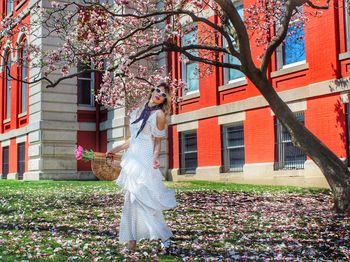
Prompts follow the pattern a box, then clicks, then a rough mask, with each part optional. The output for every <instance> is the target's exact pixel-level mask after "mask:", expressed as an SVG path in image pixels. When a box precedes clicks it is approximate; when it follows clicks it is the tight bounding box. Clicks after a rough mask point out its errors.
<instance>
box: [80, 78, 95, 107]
mask: <svg viewBox="0 0 350 262" xmlns="http://www.w3.org/2000/svg"><path fill="white" fill-rule="evenodd" d="M91 94H92V93H91V81H90V80H81V79H78V103H79V104H84V105H90V104H91Z"/></svg>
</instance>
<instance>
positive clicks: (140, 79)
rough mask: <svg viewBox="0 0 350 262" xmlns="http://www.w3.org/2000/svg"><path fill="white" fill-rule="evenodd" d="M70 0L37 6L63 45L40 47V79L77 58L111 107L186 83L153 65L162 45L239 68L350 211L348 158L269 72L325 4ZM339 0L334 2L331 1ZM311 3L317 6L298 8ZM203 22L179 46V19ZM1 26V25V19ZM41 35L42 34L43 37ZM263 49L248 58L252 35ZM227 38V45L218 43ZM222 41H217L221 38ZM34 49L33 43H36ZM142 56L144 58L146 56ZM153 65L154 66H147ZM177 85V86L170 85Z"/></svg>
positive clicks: (339, 205)
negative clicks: (308, 122)
mask: <svg viewBox="0 0 350 262" xmlns="http://www.w3.org/2000/svg"><path fill="white" fill-rule="evenodd" d="M82 2H83V3H81V1H71V3H69V4H65V3H58V2H52V7H53V9H52V10H49V11H47V10H46V12H43V13H41V14H42V16H41V17H42V19H41V20H40V23H41V24H43V25H45V27H47V34H48V35H50V34H53V33H54V34H55V35H58V36H59V37H60V38H61V40H62V42H63V44H62V47H61V48H59V49H58V50H53V51H51V52H47V53H42V52H41V50H39V49H38V48H32V50H31V51H32V52H37V53H38V55H39V54H40V55H41V57H42V59H41V61H40V63H39V64H40V65H39V64H38V66H40V68H41V69H42V73H43V75H41V76H40V77H39V78H38V79H37V81H39V80H42V79H44V80H46V81H48V87H55V86H56V85H57V84H58V83H60V82H61V81H62V80H64V79H66V78H71V77H75V76H77V75H79V74H81V73H83V72H86V71H87V70H83V71H80V72H76V73H71V72H70V69H71V68H72V67H74V66H75V65H76V64H77V62H78V61H85V63H88V64H90V63H92V64H93V65H94V67H93V68H91V69H90V71H95V72H100V73H102V74H103V83H102V85H101V88H100V92H99V94H98V95H97V99H98V100H99V101H100V102H101V103H103V104H105V105H109V106H114V105H116V104H118V103H121V101H123V103H125V100H126V102H127V105H132V104H133V103H134V102H135V99H136V100H137V98H138V97H140V96H143V95H144V93H145V92H144V90H146V89H147V87H148V86H149V85H150V84H155V83H158V82H160V81H164V80H166V81H170V82H171V84H172V86H174V90H176V89H177V88H179V87H180V88H182V87H183V85H184V84H183V83H182V82H181V81H178V80H175V79H169V77H168V76H164V72H162V69H161V68H158V69H157V71H156V74H155V73H154V72H155V71H154V70H153V67H152V66H151V67H150V65H154V58H155V57H156V56H157V55H159V54H161V53H162V52H179V53H181V54H182V56H181V59H190V60H193V61H197V62H199V63H201V67H200V68H201V69H200V72H199V73H200V74H208V73H210V71H211V70H210V69H211V68H212V67H221V68H232V69H236V70H239V71H241V72H242V73H244V74H245V75H246V76H247V77H248V78H249V79H250V80H251V81H252V83H254V85H255V86H256V88H257V89H258V90H259V91H260V93H261V94H262V96H263V97H264V98H265V99H266V100H267V102H268V104H269V105H270V107H271V109H272V111H273V112H274V113H275V115H276V117H277V118H278V119H279V120H280V122H281V123H282V124H283V126H284V127H285V128H286V130H287V131H288V132H289V133H290V135H291V138H292V142H293V144H294V145H295V146H296V147H298V148H299V149H301V150H302V151H303V152H304V153H306V154H307V155H308V156H310V158H311V159H312V160H313V161H314V162H315V163H316V164H317V165H318V166H319V168H320V169H321V171H322V172H323V174H324V176H325V177H326V179H327V181H328V183H329V185H330V187H331V190H332V192H333V195H334V201H335V208H336V211H338V212H345V213H350V173H349V171H348V169H347V167H346V166H345V164H344V163H343V162H342V161H341V160H340V159H339V158H338V157H337V156H336V155H335V154H334V153H333V152H332V151H331V150H330V149H328V148H327V147H326V146H325V145H324V144H323V143H322V142H321V141H320V140H319V139H318V138H317V137H316V136H315V135H313V134H312V133H311V132H310V131H309V130H308V129H307V128H306V127H305V126H304V125H302V124H301V123H300V122H298V120H297V119H296V117H295V116H294V114H293V113H292V111H291V110H290V109H289V107H288V106H287V105H286V103H285V102H283V101H282V99H281V98H280V97H279V95H278V94H277V92H276V91H275V89H274V87H273V86H272V84H271V82H270V81H269V79H268V77H267V69H268V66H269V63H270V61H271V57H272V55H273V53H274V52H275V51H276V49H277V48H278V46H280V45H281V44H282V42H283V41H284V40H285V38H286V36H287V34H293V30H290V29H291V28H292V27H293V26H294V27H295V26H298V24H297V23H293V26H291V21H296V20H297V21H299V22H304V21H305V17H307V16H312V15H319V14H320V12H319V10H322V9H328V8H329V7H330V0H327V1H326V2H325V3H324V4H323V5H320V3H319V2H318V1H315V2H313V1H312V0H281V1H280V0H270V1H266V0H257V1H256V2H255V3H254V4H252V5H250V6H248V7H247V8H245V9H246V11H245V12H246V17H245V19H244V21H242V19H241V17H240V15H239V13H238V11H237V9H236V7H235V5H234V4H233V2H232V1H231V0H178V1H176V0H165V1H155V0H134V1H129V0H114V1H82ZM334 4H335V5H336V4H337V3H336V2H334ZM303 6H308V7H309V9H313V10H314V12H310V13H308V14H306V13H302V12H301V11H300V10H301V7H303ZM208 11H210V12H213V14H216V15H217V16H218V17H219V23H215V22H213V21H212V20H210V19H208V18H207V17H205V15H204V14H205V13H206V12H208ZM184 20H185V21H186V20H190V22H191V23H199V24H201V25H202V26H201V28H202V29H201V30H203V32H202V33H201V34H200V35H201V37H200V38H199V39H198V41H197V42H192V43H191V42H189V43H187V44H186V45H182V46H181V45H180V44H179V41H177V40H178V39H179V37H181V35H183V34H184V32H185V31H186V30H188V25H184V24H183V21H184ZM4 27H5V28H6V26H4ZM45 37H46V36H45ZM251 38H252V39H255V44H256V45H257V46H258V47H259V48H260V49H261V55H260V57H259V59H253V57H252V50H251V45H252V44H254V42H253V41H250V39H251ZM218 39H225V41H226V42H227V47H222V46H220V45H217V43H218ZM219 42H220V41H219ZM33 49H34V50H33ZM223 54H227V55H231V56H233V57H235V58H236V59H238V61H239V62H238V63H236V64H232V63H228V62H224V61H222V59H221V57H222V55H223ZM145 61H146V62H145ZM150 68H152V69H151V70H150ZM57 70H61V72H62V77H61V78H59V79H57V80H55V81H53V80H50V78H49V75H50V73H52V72H54V71H57ZM175 92H176V91H175Z"/></svg>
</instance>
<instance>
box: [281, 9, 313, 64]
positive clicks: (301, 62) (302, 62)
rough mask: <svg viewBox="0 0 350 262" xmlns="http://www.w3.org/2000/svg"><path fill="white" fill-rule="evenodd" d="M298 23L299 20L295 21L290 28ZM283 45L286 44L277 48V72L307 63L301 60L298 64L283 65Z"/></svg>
mask: <svg viewBox="0 0 350 262" xmlns="http://www.w3.org/2000/svg"><path fill="white" fill-rule="evenodd" d="M300 8H302V12H303V13H304V8H303V7H300ZM296 22H298V20H294V21H290V23H289V26H291V25H293V24H294V23H296ZM275 27H276V31H277V30H278V28H279V27H280V24H279V23H278V22H277V23H276V26H275ZM304 34H305V27H304ZM283 45H284V43H282V44H280V45H279V46H278V47H277V48H276V67H277V70H282V69H286V68H291V67H295V66H298V65H303V64H305V63H306V60H301V61H298V62H294V63H290V64H287V65H284V64H283V58H284V57H283ZM304 45H305V40H304ZM305 57H306V50H305Z"/></svg>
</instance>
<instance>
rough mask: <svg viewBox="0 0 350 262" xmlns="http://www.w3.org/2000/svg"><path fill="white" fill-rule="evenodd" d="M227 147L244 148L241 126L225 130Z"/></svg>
mask: <svg viewBox="0 0 350 262" xmlns="http://www.w3.org/2000/svg"><path fill="white" fill-rule="evenodd" d="M227 146H229V147H231V146H244V134H243V126H232V127H228V128H227Z"/></svg>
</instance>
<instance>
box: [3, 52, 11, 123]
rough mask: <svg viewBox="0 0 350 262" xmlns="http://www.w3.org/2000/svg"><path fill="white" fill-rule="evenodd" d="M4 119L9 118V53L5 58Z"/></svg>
mask: <svg viewBox="0 0 350 262" xmlns="http://www.w3.org/2000/svg"><path fill="white" fill-rule="evenodd" d="M4 72H5V76H6V77H5V104H6V106H5V118H6V119H9V118H11V77H10V72H11V53H10V52H9V51H8V52H7V53H6V56H5V68H4Z"/></svg>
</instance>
